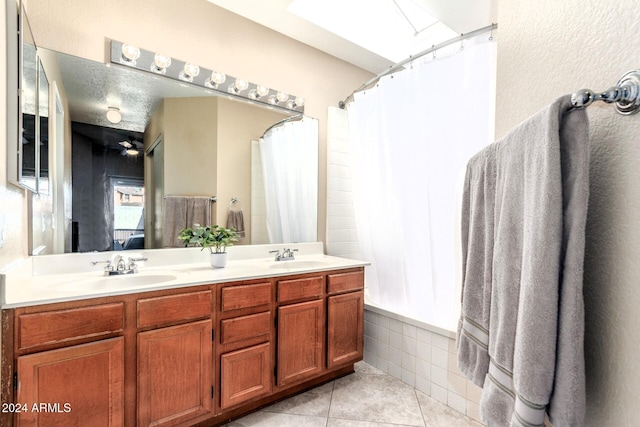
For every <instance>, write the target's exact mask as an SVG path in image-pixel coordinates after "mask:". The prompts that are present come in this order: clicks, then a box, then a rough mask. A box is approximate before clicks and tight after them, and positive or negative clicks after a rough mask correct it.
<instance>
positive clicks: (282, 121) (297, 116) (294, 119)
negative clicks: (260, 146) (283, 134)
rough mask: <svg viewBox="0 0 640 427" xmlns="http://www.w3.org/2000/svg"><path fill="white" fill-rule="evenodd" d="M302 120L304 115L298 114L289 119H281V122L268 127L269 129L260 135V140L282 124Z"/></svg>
mask: <svg viewBox="0 0 640 427" xmlns="http://www.w3.org/2000/svg"><path fill="white" fill-rule="evenodd" d="M303 118H304V114H298V115H296V116H291V117H287V118H286V119H282V120H280V121H279V122H275V123H274V124H272V125H271V126H269V127H268V128H267V130H265V131H264V132H263V133H262V136H261V137H260V138H264V136H265V135H266V134H267V132H269V131H270V130H271V129H273V128H275V127H278V126H280V125H282V124H284V123H287V122H293V121H296V120H302V119H303Z"/></svg>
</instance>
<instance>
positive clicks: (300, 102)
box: [296, 96, 304, 107]
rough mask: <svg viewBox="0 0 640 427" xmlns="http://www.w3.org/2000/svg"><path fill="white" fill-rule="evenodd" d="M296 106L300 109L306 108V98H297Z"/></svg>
mask: <svg viewBox="0 0 640 427" xmlns="http://www.w3.org/2000/svg"><path fill="white" fill-rule="evenodd" d="M296 106H298V107H302V106H304V98H301V97H299V96H298V97H296Z"/></svg>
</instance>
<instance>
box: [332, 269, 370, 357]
mask: <svg viewBox="0 0 640 427" xmlns="http://www.w3.org/2000/svg"><path fill="white" fill-rule="evenodd" d="M327 293H328V294H329V296H328V297H327V368H329V369H333V368H335V367H338V366H342V365H345V364H349V363H354V362H357V361H359V360H362V356H363V341H364V332H363V328H364V272H362V271H357V272H350V273H341V274H330V275H328V277H327Z"/></svg>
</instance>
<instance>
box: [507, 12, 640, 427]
mask: <svg viewBox="0 0 640 427" xmlns="http://www.w3.org/2000/svg"><path fill="white" fill-rule="evenodd" d="M637 6H638V2H637V1H636V0H621V1H606V0H592V1H589V2H585V1H581V0H566V1H562V2H557V1H554V0H540V1H532V0H500V1H499V4H498V22H499V26H500V27H499V31H498V70H497V73H498V80H497V102H496V105H497V111H496V136H497V137H500V136H502V135H504V134H505V133H506V132H508V130H509V129H511V128H512V127H513V126H514V125H516V124H517V123H518V122H520V121H522V120H524V119H526V118H527V117H528V116H530V115H532V114H533V113H535V112H536V111H537V110H539V109H540V108H542V107H543V106H545V105H546V104H548V103H550V102H551V101H552V100H553V99H555V98H556V97H558V96H560V95H563V94H566V93H570V92H573V91H575V90H578V89H580V88H583V87H587V88H591V89H593V90H604V89H606V88H608V87H610V86H612V85H614V84H615V83H616V82H617V80H618V79H619V77H620V76H621V75H622V74H624V73H625V72H627V71H629V70H632V69H634V68H638V67H640V62H639V61H638V59H639V58H640V37H638V29H640V10H639V9H638V8H637ZM588 112H589V119H590V122H591V128H592V131H591V156H592V159H591V174H590V179H591V186H590V191H591V195H590V201H589V212H588V220H587V253H586V259H585V282H584V293H585V306H586V307H585V312H586V336H585V354H586V362H587V408H588V412H587V420H588V425H592V426H603V425H606V426H631V425H637V423H638V419H639V418H640V407H639V406H638V404H637V402H638V393H640V363H639V362H638V354H640V334H638V331H637V325H638V324H640V310H638V307H639V306H640V285H639V283H640V262H638V260H640V215H638V212H640V167H639V166H638V165H639V164H640V137H639V136H638V135H640V115H636V116H631V117H623V116H620V115H618V114H617V113H615V111H614V109H613V108H612V107H611V106H607V105H604V104H594V105H592V106H590V107H589V109H588Z"/></svg>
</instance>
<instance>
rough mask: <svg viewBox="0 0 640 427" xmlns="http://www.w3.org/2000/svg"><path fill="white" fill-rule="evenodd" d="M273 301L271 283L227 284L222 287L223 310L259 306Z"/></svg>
mask: <svg viewBox="0 0 640 427" xmlns="http://www.w3.org/2000/svg"><path fill="white" fill-rule="evenodd" d="M270 303H271V283H269V282H266V283H257V284H255V285H240V286H227V287H225V288H222V295H221V309H222V311H228V310H237V309H240V308H247V307H257V306H259V305H265V304H270Z"/></svg>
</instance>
